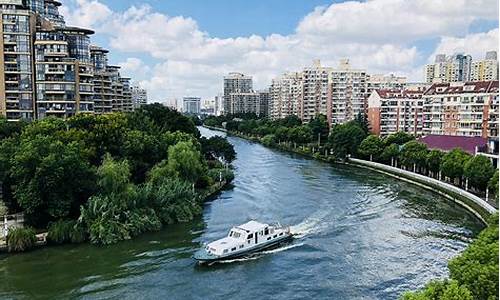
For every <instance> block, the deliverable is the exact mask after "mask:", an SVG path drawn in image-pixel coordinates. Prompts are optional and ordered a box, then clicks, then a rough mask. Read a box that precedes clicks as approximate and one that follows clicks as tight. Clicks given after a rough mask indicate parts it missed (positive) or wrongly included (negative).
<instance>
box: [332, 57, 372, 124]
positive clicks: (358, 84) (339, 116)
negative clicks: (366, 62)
mask: <svg viewBox="0 0 500 300" xmlns="http://www.w3.org/2000/svg"><path fill="white" fill-rule="evenodd" d="M367 78H368V75H367V74H366V71H365V70H360V69H353V68H351V65H350V64H349V60H348V59H343V60H341V61H340V63H339V66H338V68H337V69H333V70H331V71H330V72H329V77H328V88H329V90H328V99H327V101H328V102H327V114H326V115H327V119H328V121H329V124H331V125H336V124H343V123H346V122H348V121H351V120H354V118H355V117H356V116H357V115H358V114H362V115H364V114H365V106H366V98H367Z"/></svg>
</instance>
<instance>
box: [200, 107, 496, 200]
mask: <svg viewBox="0 0 500 300" xmlns="http://www.w3.org/2000/svg"><path fill="white" fill-rule="evenodd" d="M204 122H205V124H206V125H210V126H219V127H220V126H222V124H224V125H225V128H226V129H227V130H229V131H231V132H234V133H238V134H242V135H245V136H247V137H250V138H254V139H257V140H259V141H261V142H262V143H263V144H265V145H267V146H277V147H281V148H288V149H290V148H291V149H293V150H296V151H297V152H304V153H308V154H313V155H315V156H322V157H323V158H327V159H329V160H345V159H347V158H348V157H358V158H362V159H368V160H371V161H376V162H380V163H384V164H388V165H391V166H397V167H401V168H404V169H406V170H411V171H413V172H416V173H420V174H423V175H426V176H430V177H433V178H436V179H440V180H445V181H447V182H449V183H452V184H454V185H456V186H459V187H461V188H463V189H467V190H470V191H472V192H474V193H477V194H479V195H484V194H485V192H486V189H487V188H488V190H489V192H490V198H492V199H496V201H498V170H495V167H494V166H493V164H492V163H491V161H490V160H489V159H488V158H487V157H485V156H482V155H476V156H472V155H470V154H469V153H467V152H465V151H463V150H462V149H460V148H456V149H453V150H452V151H449V152H443V151H440V150H437V149H431V150H430V149H428V148H427V145H426V144H424V143H421V142H418V141H417V140H416V139H415V137H414V136H413V135H410V134H407V133H404V132H397V133H395V134H392V135H389V136H387V137H385V138H380V137H378V136H376V135H370V133H369V131H368V126H367V122H366V119H365V118H364V117H363V116H362V115H358V116H357V117H356V118H355V120H353V121H350V122H347V123H345V124H339V125H334V126H333V127H332V128H331V130H330V128H329V126H328V123H327V119H326V117H325V116H324V115H317V116H316V117H315V118H313V119H312V120H310V121H309V122H308V123H307V124H304V123H303V122H302V121H301V120H300V119H299V118H298V117H297V116H294V115H292V116H288V117H286V118H284V119H279V120H269V119H258V118H257V117H256V116H254V115H243V116H242V115H239V116H238V118H237V119H236V120H235V116H220V117H209V118H207V119H205V121H204ZM497 203H498V202H497Z"/></svg>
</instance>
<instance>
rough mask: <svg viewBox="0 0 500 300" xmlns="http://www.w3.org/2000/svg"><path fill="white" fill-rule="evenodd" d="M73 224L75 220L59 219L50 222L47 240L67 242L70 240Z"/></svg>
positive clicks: (60, 242)
mask: <svg viewBox="0 0 500 300" xmlns="http://www.w3.org/2000/svg"><path fill="white" fill-rule="evenodd" d="M75 225H76V222H75V221H72V220H59V221H56V222H53V223H51V224H50V226H49V233H48V235H47V240H48V241H50V242H52V243H56V244H63V243H67V242H69V241H70V240H71V237H70V234H71V231H72V229H73V227H74V226H75Z"/></svg>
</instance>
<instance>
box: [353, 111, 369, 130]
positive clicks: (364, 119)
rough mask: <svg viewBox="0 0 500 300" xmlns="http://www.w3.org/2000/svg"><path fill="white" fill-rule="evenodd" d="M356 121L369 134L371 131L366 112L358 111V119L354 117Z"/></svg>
mask: <svg viewBox="0 0 500 300" xmlns="http://www.w3.org/2000/svg"><path fill="white" fill-rule="evenodd" d="M354 121H355V122H356V123H358V125H359V127H361V129H363V131H364V132H365V134H368V133H369V131H370V130H369V128H368V119H367V117H366V115H365V114H363V113H358V114H357V116H356V119H354Z"/></svg>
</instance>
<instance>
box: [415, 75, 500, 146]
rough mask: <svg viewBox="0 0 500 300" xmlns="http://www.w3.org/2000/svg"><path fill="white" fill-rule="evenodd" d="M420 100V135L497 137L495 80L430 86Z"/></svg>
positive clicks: (496, 85) (496, 92)
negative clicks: (421, 125) (421, 101)
mask: <svg viewBox="0 0 500 300" xmlns="http://www.w3.org/2000/svg"><path fill="white" fill-rule="evenodd" d="M422 98H423V134H424V135H427V134H432V135H457V136H479V137H484V138H486V137H497V136H498V80H496V81H476V82H458V83H436V84H433V85H432V86H431V87H430V88H429V89H428V90H427V91H425V93H424V94H423V96H422Z"/></svg>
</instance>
